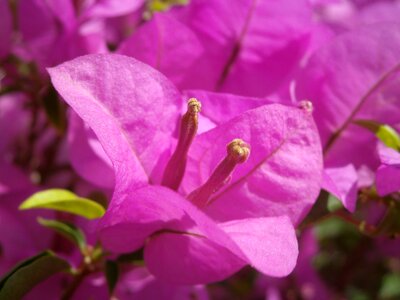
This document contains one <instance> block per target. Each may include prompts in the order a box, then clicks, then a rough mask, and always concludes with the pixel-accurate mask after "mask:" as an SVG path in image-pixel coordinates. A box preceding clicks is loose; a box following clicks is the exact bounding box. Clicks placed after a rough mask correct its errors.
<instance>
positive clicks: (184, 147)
mask: <svg viewBox="0 0 400 300" xmlns="http://www.w3.org/2000/svg"><path fill="white" fill-rule="evenodd" d="M200 111H201V103H200V101H198V100H197V99H195V98H191V99H189V101H188V104H187V111H186V113H185V114H184V115H183V116H182V119H181V124H180V128H179V139H178V144H177V146H176V148H175V152H174V153H173V154H172V156H171V158H170V160H169V161H168V164H167V166H166V167H165V171H164V174H163V179H162V182H161V184H162V185H163V186H167V187H169V188H171V189H173V190H177V189H178V187H179V185H180V184H181V181H182V178H183V174H184V173H185V168H186V161H187V153H188V151H189V147H190V145H191V144H192V141H193V139H194V137H195V136H196V133H197V128H198V125H199V120H198V119H199V116H198V114H199V112H200Z"/></svg>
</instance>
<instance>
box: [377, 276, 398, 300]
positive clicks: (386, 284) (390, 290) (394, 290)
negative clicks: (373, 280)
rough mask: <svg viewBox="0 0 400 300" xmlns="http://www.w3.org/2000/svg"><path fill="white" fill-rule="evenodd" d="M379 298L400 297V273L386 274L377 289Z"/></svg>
mask: <svg viewBox="0 0 400 300" xmlns="http://www.w3.org/2000/svg"><path fill="white" fill-rule="evenodd" d="M379 296H380V297H379V298H380V299H399V298H400V274H387V275H385V277H384V278H383V282H382V286H381V289H380V291H379Z"/></svg>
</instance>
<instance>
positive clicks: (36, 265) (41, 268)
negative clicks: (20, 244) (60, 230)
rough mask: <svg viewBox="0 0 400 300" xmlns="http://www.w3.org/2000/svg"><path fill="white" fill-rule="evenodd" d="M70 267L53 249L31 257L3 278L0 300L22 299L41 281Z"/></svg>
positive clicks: (0, 287) (0, 283)
mask: <svg viewBox="0 0 400 300" xmlns="http://www.w3.org/2000/svg"><path fill="white" fill-rule="evenodd" d="M69 268H70V265H69V264H68V262H67V261H65V260H64V259H62V258H60V257H58V256H56V255H55V254H54V253H53V252H51V251H45V252H42V253H40V254H38V255H36V256H34V257H31V258H29V259H27V260H25V261H23V262H21V263H20V264H19V265H17V266H16V267H15V268H14V269H13V270H12V271H10V272H9V273H8V274H6V275H5V276H4V277H3V279H1V281H0V300H9V299H15V300H17V299H21V298H22V297H23V296H24V295H25V294H26V293H28V292H29V291H30V290H31V289H32V288H33V287H35V286H36V285H37V284H39V283H40V282H42V281H44V280H45V279H47V278H49V277H50V276H52V275H54V274H56V273H58V272H61V271H64V270H68V269H69Z"/></svg>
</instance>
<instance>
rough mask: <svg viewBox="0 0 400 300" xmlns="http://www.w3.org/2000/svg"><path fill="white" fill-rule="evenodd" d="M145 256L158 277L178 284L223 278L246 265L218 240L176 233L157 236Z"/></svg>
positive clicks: (151, 270)
mask: <svg viewBox="0 0 400 300" xmlns="http://www.w3.org/2000/svg"><path fill="white" fill-rule="evenodd" d="M144 257H145V262H146V266H147V267H148V269H149V270H150V272H151V273H152V274H154V275H155V276H156V277H157V278H160V279H161V280H164V281H168V282H170V283H179V284H206V283H210V282H215V281H220V280H223V279H225V278H227V277H229V276H231V275H232V274H233V273H235V272H237V271H238V270H239V269H241V268H242V267H243V266H244V265H245V262H244V261H243V260H241V259H239V258H238V257H237V256H235V255H233V254H232V252H230V251H229V250H228V249H227V248H225V247H223V246H221V245H218V244H217V243H216V242H215V241H211V240H209V239H206V238H204V237H196V236H191V235H188V234H186V235H184V234H176V233H163V234H160V235H156V236H154V237H153V238H152V239H151V240H150V242H149V243H148V244H147V245H146V247H145V252H144Z"/></svg>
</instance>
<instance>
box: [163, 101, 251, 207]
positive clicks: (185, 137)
mask: <svg viewBox="0 0 400 300" xmlns="http://www.w3.org/2000/svg"><path fill="white" fill-rule="evenodd" d="M200 110H201V103H200V102H199V101H198V100H197V99H195V98H191V99H189V101H188V107H187V111H186V113H185V114H184V115H183V116H182V119H181V123H180V128H179V139H178V144H177V146H176V149H175V151H174V153H173V154H172V156H171V158H170V160H169V161H168V163H167V166H166V167H165V171H164V174H163V179H162V182H161V184H162V185H164V186H167V187H169V188H171V189H173V190H177V189H178V188H179V185H180V184H181V182H182V179H183V175H184V173H185V168H186V162H187V154H188V151H189V148H190V145H191V144H192V141H193V139H194V137H195V136H196V133H197V128H198V123H199V121H198V114H199V112H200ZM226 150H227V155H226V157H225V158H224V159H223V160H222V161H221V162H220V163H219V164H218V166H217V167H216V168H215V170H214V171H213V173H212V174H211V176H210V178H209V179H208V180H207V181H206V183H204V184H203V185H202V186H201V187H199V188H197V189H195V190H194V191H193V192H191V193H190V194H189V195H188V197H187V198H188V200H190V201H192V202H193V203H194V204H195V205H197V206H198V207H205V206H207V205H208V204H209V203H208V202H209V199H210V197H211V195H212V194H214V193H216V192H217V191H218V190H219V189H220V188H221V187H223V186H224V185H225V184H227V183H228V182H229V180H230V178H231V175H232V172H233V171H234V169H235V167H236V165H237V164H241V163H244V162H245V161H246V160H247V158H248V157H249V155H250V146H249V145H248V144H246V143H245V142H244V141H243V140H241V139H234V140H233V141H231V142H230V143H229V144H228V145H227V147H226Z"/></svg>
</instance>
